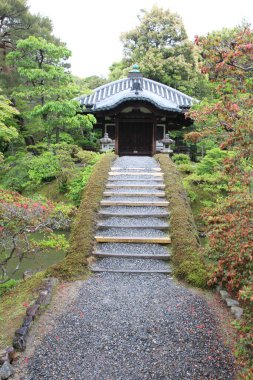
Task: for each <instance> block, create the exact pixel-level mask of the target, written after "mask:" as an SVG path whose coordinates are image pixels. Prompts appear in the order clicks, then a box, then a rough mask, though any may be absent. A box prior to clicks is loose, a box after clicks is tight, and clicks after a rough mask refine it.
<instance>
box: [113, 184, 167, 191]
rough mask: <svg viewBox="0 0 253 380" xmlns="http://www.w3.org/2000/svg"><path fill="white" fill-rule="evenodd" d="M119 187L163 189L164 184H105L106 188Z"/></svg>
mask: <svg viewBox="0 0 253 380" xmlns="http://www.w3.org/2000/svg"><path fill="white" fill-rule="evenodd" d="M120 188H125V189H140V190H142V189H164V188H165V185H162V184H161V185H158V184H157V185H142V184H139V185H138V184H132V185H129V184H124V183H121V184H107V185H106V189H120Z"/></svg>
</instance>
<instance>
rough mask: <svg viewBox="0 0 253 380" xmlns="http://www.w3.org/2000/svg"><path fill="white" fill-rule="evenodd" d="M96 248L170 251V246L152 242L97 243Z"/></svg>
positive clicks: (110, 250)
mask: <svg viewBox="0 0 253 380" xmlns="http://www.w3.org/2000/svg"><path fill="white" fill-rule="evenodd" d="M96 250H97V251H99V252H103V253H118V254H120V253H122V254H124V253H128V254H131V253H132V254H138V255H145V254H148V255H167V254H168V253H169V252H170V247H169V248H168V247H165V246H164V245H160V244H152V243H151V244H145V243H139V244H138V243H98V244H97V245H96Z"/></svg>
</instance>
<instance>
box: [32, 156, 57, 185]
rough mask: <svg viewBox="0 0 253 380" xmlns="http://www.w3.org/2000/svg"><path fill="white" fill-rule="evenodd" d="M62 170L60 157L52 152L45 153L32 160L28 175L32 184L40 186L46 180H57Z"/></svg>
mask: <svg viewBox="0 0 253 380" xmlns="http://www.w3.org/2000/svg"><path fill="white" fill-rule="evenodd" d="M60 169H61V167H60V162H59V160H58V157H57V156H55V155H54V154H53V153H52V152H45V153H43V154H41V155H40V156H34V157H33V158H32V159H31V162H30V165H29V170H28V175H29V178H30V180H31V181H32V182H34V183H35V184H40V183H41V182H43V181H45V180H48V181H49V180H52V179H54V178H56V176H57V174H59V172H60Z"/></svg>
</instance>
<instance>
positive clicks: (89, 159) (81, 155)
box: [76, 150, 101, 165]
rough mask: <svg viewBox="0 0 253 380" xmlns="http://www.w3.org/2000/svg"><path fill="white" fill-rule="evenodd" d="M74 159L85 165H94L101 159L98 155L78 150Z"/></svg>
mask: <svg viewBox="0 0 253 380" xmlns="http://www.w3.org/2000/svg"><path fill="white" fill-rule="evenodd" d="M76 157H77V158H78V159H79V160H80V161H81V162H82V163H83V164H85V165H94V164H95V163H96V162H97V161H98V160H99V158H100V157H101V156H100V154H99V153H95V152H91V151H88V150H80V151H79V152H78V153H77V154H76Z"/></svg>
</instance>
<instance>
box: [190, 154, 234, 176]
mask: <svg viewBox="0 0 253 380" xmlns="http://www.w3.org/2000/svg"><path fill="white" fill-rule="evenodd" d="M232 156H233V153H232V152H228V151H225V150H221V149H220V148H213V149H210V150H208V152H207V154H206V155H205V157H203V159H202V160H201V161H200V163H199V164H198V165H197V166H196V174H197V175H207V174H211V175H212V174H213V175H215V174H216V172H217V171H220V170H221V169H222V166H223V162H224V159H225V158H227V157H232Z"/></svg>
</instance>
